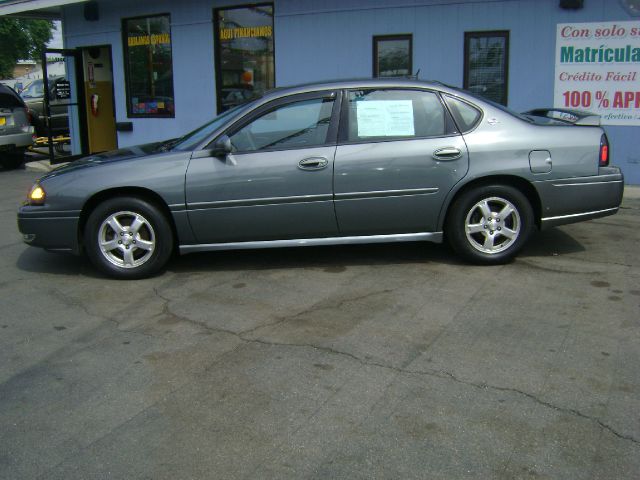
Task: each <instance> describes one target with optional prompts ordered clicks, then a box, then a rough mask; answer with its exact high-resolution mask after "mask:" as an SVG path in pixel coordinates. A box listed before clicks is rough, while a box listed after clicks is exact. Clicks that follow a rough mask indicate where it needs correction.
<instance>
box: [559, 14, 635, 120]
mask: <svg viewBox="0 0 640 480" xmlns="http://www.w3.org/2000/svg"><path fill="white" fill-rule="evenodd" d="M639 82H640V25H639V24H638V22H594V23H561V24H559V25H558V27H557V33H556V72H555V88H554V96H553V105H554V107H558V108H570V109H574V110H586V111H589V112H594V113H597V114H599V115H600V121H601V123H602V124H603V125H629V126H631V125H640V91H639V89H638V85H639Z"/></svg>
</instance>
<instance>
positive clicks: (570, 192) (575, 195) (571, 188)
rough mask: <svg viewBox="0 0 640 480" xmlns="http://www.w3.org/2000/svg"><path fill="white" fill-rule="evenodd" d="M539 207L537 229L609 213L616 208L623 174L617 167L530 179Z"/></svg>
mask: <svg viewBox="0 0 640 480" xmlns="http://www.w3.org/2000/svg"><path fill="white" fill-rule="evenodd" d="M533 186H534V187H535V188H536V190H537V191H538V195H539V196H540V203H541V207H542V212H541V213H542V215H541V219H540V227H541V229H546V228H549V227H555V226H556V225H565V224H567V223H575V222H582V221H584V220H591V219H594V218H600V217H605V216H607V215H613V214H614V213H616V212H617V211H618V208H620V203H622V195H623V193H624V177H623V175H622V172H621V171H620V169H619V168H618V167H601V168H600V169H599V172H598V175H594V176H589V177H577V178H563V179H556V180H546V181H543V182H534V183H533Z"/></svg>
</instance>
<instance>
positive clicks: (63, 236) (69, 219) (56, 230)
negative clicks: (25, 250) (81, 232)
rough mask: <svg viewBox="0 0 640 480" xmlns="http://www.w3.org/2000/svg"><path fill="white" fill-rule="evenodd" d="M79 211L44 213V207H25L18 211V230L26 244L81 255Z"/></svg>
mask: <svg viewBox="0 0 640 480" xmlns="http://www.w3.org/2000/svg"><path fill="white" fill-rule="evenodd" d="M79 222H80V212H79V211H64V212H55V211H43V210H42V207H32V206H23V207H20V210H19V211H18V230H19V231H20V233H22V235H23V239H24V241H25V243H27V244H29V245H31V246H34V247H41V248H44V249H46V250H56V251H68V252H72V253H75V254H79V253H80V250H81V249H80V242H79V241H78V224H79Z"/></svg>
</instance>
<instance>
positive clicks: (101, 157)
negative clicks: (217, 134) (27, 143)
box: [40, 141, 167, 181]
mask: <svg viewBox="0 0 640 480" xmlns="http://www.w3.org/2000/svg"><path fill="white" fill-rule="evenodd" d="M163 143H167V142H166V141H165V142H155V143H146V144H144V145H135V146H132V147H127V148H120V149H118V150H112V151H110V152H103V153H97V154H94V155H89V156H87V157H84V158H81V159H79V160H75V161H73V162H70V163H68V164H66V165H63V166H61V167H58V168H56V169H54V170H52V171H51V172H49V173H48V174H46V175H45V176H43V177H42V178H41V179H40V180H41V181H42V180H46V179H47V178H51V177H57V176H59V175H64V174H67V173H70V172H76V171H78V170H82V169H86V168H92V167H97V166H100V165H106V164H110V163H115V162H123V161H135V160H140V159H143V158H147V157H149V156H151V155H162V154H163V153H164V152H163V151H162V150H161V149H160V148H161V146H162V144H163Z"/></svg>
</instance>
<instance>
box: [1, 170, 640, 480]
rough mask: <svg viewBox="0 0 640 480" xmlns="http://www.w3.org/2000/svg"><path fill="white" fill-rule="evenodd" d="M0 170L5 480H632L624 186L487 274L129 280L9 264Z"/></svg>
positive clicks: (344, 250)
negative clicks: (591, 213)
mask: <svg viewBox="0 0 640 480" xmlns="http://www.w3.org/2000/svg"><path fill="white" fill-rule="evenodd" d="M36 175H37V174H35V173H31V172H27V171H24V170H21V171H7V172H2V171H0V219H1V222H2V225H3V227H2V229H0V253H1V254H0V302H1V303H0V478H2V479H12V480H13V479H39V478H41V479H65V480H68V479H107V478H113V479H174V480H175V479H209V478H212V479H213V478H224V479H236V478H246V479H256V478H273V479H276V478H277V479H280V478H314V479H327V478H348V479H358V478H362V479H371V478H393V479H410V478H425V479H440V478H442V479H457V478H469V479H489V478H495V479H514V478H523V479H526V478H531V479H534V478H535V479H540V478H553V479H635V478H638V477H640V374H639V373H638V372H640V348H639V346H640V255H639V254H638V245H639V244H640V188H638V187H636V188H631V189H627V191H626V196H625V200H624V203H623V209H621V211H620V212H619V213H618V214H617V215H616V216H612V217H607V218H603V219H599V220H595V221H591V222H586V223H582V224H575V225H568V226H564V227H561V228H556V229H553V230H550V231H546V232H542V233H537V234H536V235H535V236H534V238H532V240H531V241H530V243H529V245H528V247H527V248H526V250H525V251H524V252H523V253H522V254H521V255H520V256H519V258H518V259H517V260H516V261H515V262H513V263H511V264H509V265H506V266H499V267H473V266H468V265H464V264H462V263H461V262H459V261H458V260H457V258H456V257H455V256H454V255H453V254H452V253H450V252H449V250H448V248H447V247H445V246H442V245H435V244H426V243H416V244H397V245H376V246H351V247H324V248H308V249H282V250H267V251H243V252H216V253H208V254H194V255H191V256H185V257H181V258H177V259H174V260H173V261H172V262H171V264H170V266H169V269H168V270H167V271H166V272H165V273H163V274H162V275H160V276H157V277H155V278H153V279H149V280H144V281H132V282H124V281H114V280H109V279H105V278H103V277H101V276H100V275H99V274H98V273H97V272H96V271H95V270H94V269H93V268H92V267H91V266H90V265H89V263H88V261H86V260H84V259H82V258H77V257H73V256H69V255H63V254H52V253H47V252H44V251H41V250H39V249H34V248H29V247H27V246H26V245H24V244H23V243H22V241H21V237H20V235H19V233H18V231H17V229H16V224H15V211H16V207H17V205H18V204H19V202H20V201H21V200H22V198H23V196H24V195H25V193H26V191H27V189H28V188H29V186H30V185H31V183H32V181H33V180H34V178H35V177H36Z"/></svg>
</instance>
